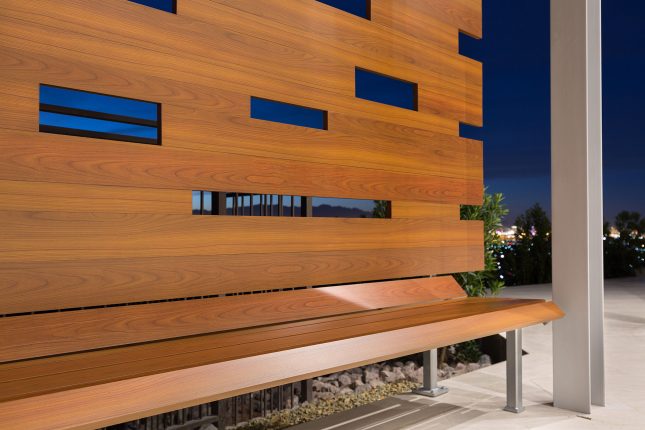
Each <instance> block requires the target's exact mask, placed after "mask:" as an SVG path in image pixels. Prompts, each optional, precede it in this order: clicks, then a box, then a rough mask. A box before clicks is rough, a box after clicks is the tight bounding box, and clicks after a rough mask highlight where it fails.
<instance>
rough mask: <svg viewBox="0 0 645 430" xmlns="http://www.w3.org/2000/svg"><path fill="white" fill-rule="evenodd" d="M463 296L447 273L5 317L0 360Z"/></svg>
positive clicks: (1, 323) (0, 334)
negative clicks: (442, 275)
mask: <svg viewBox="0 0 645 430" xmlns="http://www.w3.org/2000/svg"><path fill="white" fill-rule="evenodd" d="M464 296H465V294H464V292H463V290H462V289H461V288H460V287H459V285H458V284H457V283H456V282H455V280H454V279H453V278H452V277H450V276H444V277H436V278H421V279H410V280H406V281H389V282H374V283H364V284H353V285H339V286H333V287H323V288H315V289H305V290H297V291H284V292H277V293H270V294H253V295H242V296H228V297H217V298H210V299H203V300H190V301H179V302H165V303H153V304H145V305H136V306H123V307H113V308H98V309H87V310H80V311H69V312H61V313H50V314H41V315H25V316H16V317H11V318H3V319H1V320H0V362H7V361H12V360H22V359H27V358H33V357H39V356H48V355H56V354H64V353H70V352H76V351H85V350H91V349H98V348H106V347H113V346H118V345H127V344H133V343H141V342H150V341H155V340H160V339H169V338H174V337H181V336H191V335H197V334H202V333H209V332H218V331H225V330H235V329H240V328H245V327H252V326H258V325H264V324H276V323H283V322H288V321H297V320H300V319H309V318H320V317H325V316H329V315H338V314H344V313H351V312H358V311H364V310H370V309H378V308H384V307H393V306H401V305H406V304H411V303H421V302H431V301H433V300H443V299H450V298H457V297H464Z"/></svg>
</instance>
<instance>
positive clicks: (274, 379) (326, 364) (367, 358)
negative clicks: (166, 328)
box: [0, 302, 562, 430]
mask: <svg viewBox="0 0 645 430" xmlns="http://www.w3.org/2000/svg"><path fill="white" fill-rule="evenodd" d="M561 316H562V313H561V311H559V309H557V307H555V305H553V304H552V303H545V302H533V303H525V304H524V306H519V307H515V308H511V309H499V308H498V310H494V311H490V312H487V313H484V314H477V315H471V316H465V317H462V318H456V319H448V320H444V321H441V322H439V321H438V322H435V323H431V324H424V325H418V326H414V327H407V328H402V329H398V330H390V331H385V332H380V333H378V332H377V333H374V334H369V335H364V336H361V337H354V338H351V339H343V340H337V341H333V342H326V343H320V344H317V345H312V346H307V347H302V348H292V349H286V350H283V351H278V352H270V353H267V354H262V355H255V356H251V357H247V358H241V359H237V360H231V361H224V362H221V363H214V364H209V365H204V366H199V367H192V368H186V369H181V370H175V371H171V372H164V373H159V374H156V375H151V376H144V377H139V378H134V379H128V380H123V381H118V382H112V383H108V384H103V385H99V386H94V387H88V388H79V389H75V390H70V391H67V392H59V393H51V394H46V395H43V396H38V397H33V398H30V399H19V400H14V401H9V402H5V403H2V404H0V420H2V422H3V424H4V425H5V426H6V428H7V429H11V430H13V429H18V428H24V426H25V425H28V427H29V428H31V429H50V428H69V429H91V428H96V427H100V426H105V425H109V424H115V423H119V422H123V421H127V420H131V419H136V418H139V417H142V416H146V415H153V414H157V413H161V412H165V411H170V410H173V409H178V408H182V407H187V406H192V405H196V404H200V403H205V402H208V401H213V400H217V399H222V398H227V397H231V396H235V395H238V394H242V393H246V392H250V391H254V390H258V389H262V388H267V387H270V386H274V385H275V384H281V383H288V382H293V381H296V380H301V379H306V378H310V377H313V376H317V375H321V374H326V373H331V372H335V371H339V370H342V369H348V368H352V367H356V366H359V365H363V364H367V363H372V362H376V361H380V360H385V359H391V358H394V357H398V356H400V355H401V354H411V353H416V352H420V351H423V350H427V349H432V348H437V347H440V346H444V345H446V344H449V343H452V342H454V341H464V340H468V339H471V338H474V337H481V336H485V335H490V334H493V333H498V332H500V331H505V330H511V329H516V328H520V327H524V326H527V325H531V324H536V323H540V322H544V321H550V320H553V319H557V318H560V317H561ZM280 363H289V365H288V366H284V365H281V364H280ZM242 369H244V371H241V370H242ZM215 380H216V381H217V384H216V385H215V386H214V384H213V381H215ZM161 387H163V389H162V388H161ZM43 404H47V405H48V410H49V411H50V413H48V414H42V413H39V411H40V410H41V408H42V405H43ZM79 404H83V405H84V406H85V407H83V408H79V407H78V405H79Z"/></svg>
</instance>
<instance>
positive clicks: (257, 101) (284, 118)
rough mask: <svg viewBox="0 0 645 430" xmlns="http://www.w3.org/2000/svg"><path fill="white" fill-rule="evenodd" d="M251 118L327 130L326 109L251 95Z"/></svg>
mask: <svg viewBox="0 0 645 430" xmlns="http://www.w3.org/2000/svg"><path fill="white" fill-rule="evenodd" d="M251 118H255V119H262V120H265V121H273V122H281V123H283V124H291V125H298V126H301V127H309V128H318V129H321V130H327V111H324V110H320V109H314V108H310V107H305V106H298V105H294V104H290V103H283V102H279V101H275V100H268V99H263V98H259V97H251Z"/></svg>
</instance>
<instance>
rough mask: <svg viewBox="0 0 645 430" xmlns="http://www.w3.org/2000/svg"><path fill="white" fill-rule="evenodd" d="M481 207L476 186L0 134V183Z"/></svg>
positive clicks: (41, 135)
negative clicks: (49, 183)
mask: <svg viewBox="0 0 645 430" xmlns="http://www.w3.org/2000/svg"><path fill="white" fill-rule="evenodd" d="M35 175H37V177H38V180H39V181H44V182H63V183H78V184H91V185H117V186H126V187H132V186H136V187H141V188H148V187H149V188H164V189H167V188H174V189H186V190H223V191H235V192H247V193H256V194H261V193H266V194H272V193H273V194H286V195H304V196H320V197H337V198H356V199H375V200H379V199H380V200H395V199H397V198H399V199H407V200H426V201H434V202H437V203H457V204H478V203H479V204H481V199H482V194H483V187H482V180H481V179H470V178H461V179H460V178H449V177H443V176H427V175H417V174H408V173H399V172H386V171H383V170H378V169H367V168H351V167H343V166H334V165H330V164H321V163H305V162H296V161H291V160H282V159H273V158H265V157H251V156H245V155H237V154H227V153H218V154H215V153H205V152H202V151H191V150H182V149H171V148H165V147H149V146H145V145H138V144H133V143H123V142H107V141H102V140H94V141H92V140H88V139H85V138H80V137H75V136H61V135H52V134H46V133H37V132H33V133H30V132H18V131H7V130H0V179H4V180H14V181H32V180H33V179H34V177H35Z"/></svg>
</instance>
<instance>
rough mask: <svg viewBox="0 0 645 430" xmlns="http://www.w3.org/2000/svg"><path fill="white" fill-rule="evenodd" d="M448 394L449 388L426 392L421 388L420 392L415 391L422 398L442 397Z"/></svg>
mask: <svg viewBox="0 0 645 430" xmlns="http://www.w3.org/2000/svg"><path fill="white" fill-rule="evenodd" d="M447 392H448V387H436V388H431V389H429V390H424V389H423V388H419V389H418V390H414V391H413V393H414V394H418V395H420V396H426V397H438V396H441V395H442V394H446V393H447Z"/></svg>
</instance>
